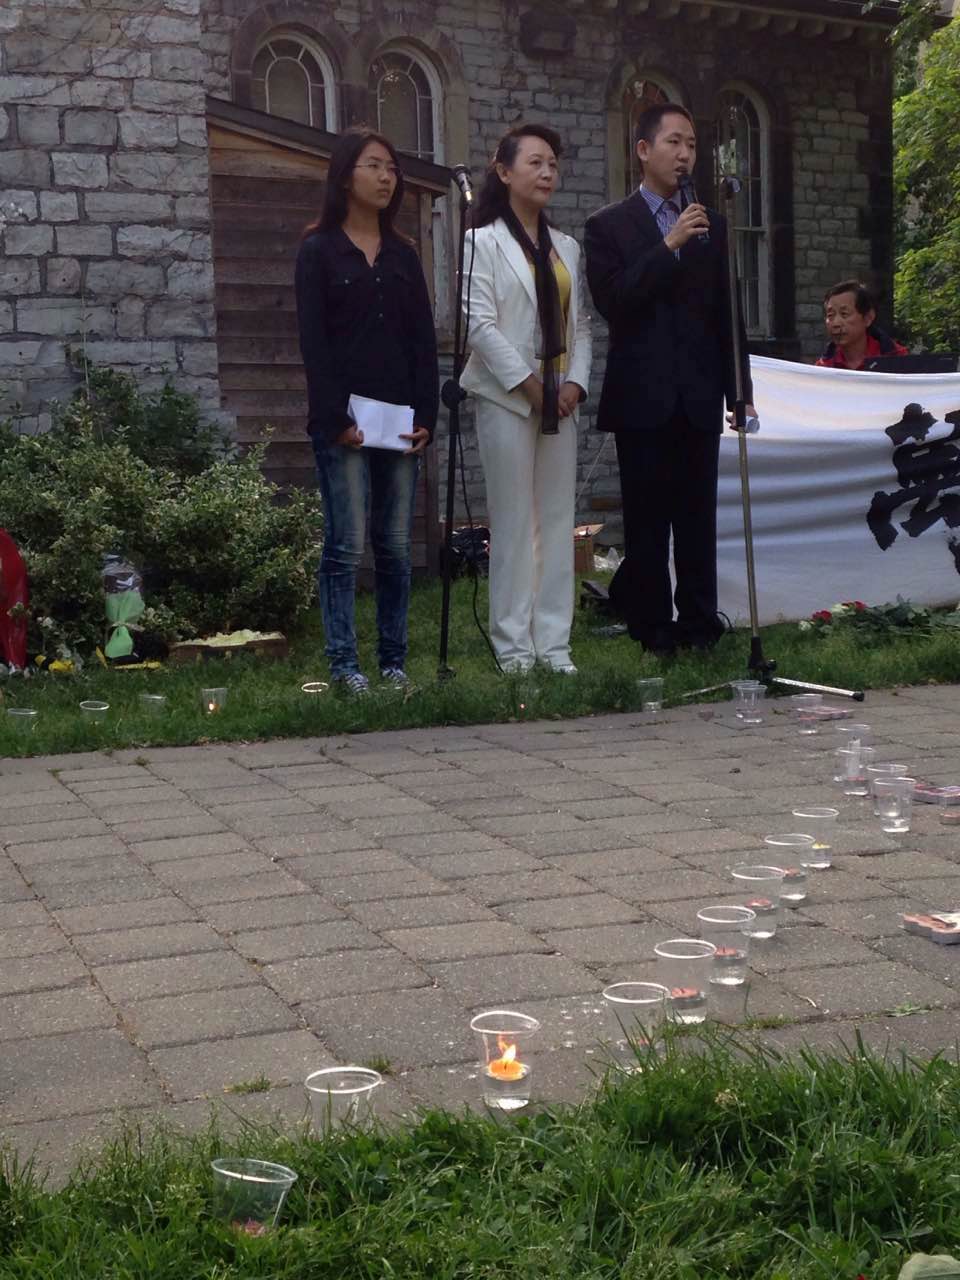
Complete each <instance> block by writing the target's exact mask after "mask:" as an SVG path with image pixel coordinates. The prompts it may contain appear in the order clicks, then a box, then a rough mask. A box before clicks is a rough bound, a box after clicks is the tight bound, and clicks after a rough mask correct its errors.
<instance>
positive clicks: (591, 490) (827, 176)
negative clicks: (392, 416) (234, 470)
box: [0, 0, 892, 536]
mask: <svg viewBox="0 0 960 1280" xmlns="http://www.w3.org/2000/svg"><path fill="white" fill-rule="evenodd" d="M821 8H822V6H821ZM279 27H290V28H294V29H300V30H304V31H312V32H313V33H314V34H315V35H316V36H317V38H318V39H319V40H320V41H322V42H323V44H324V45H325V46H326V47H327V49H328V50H329V51H330V55H331V59H332V61H333V63H334V65H335V67H336V70H337V76H338V81H339V83H338V96H339V99H340V103H341V123H342V124H343V123H351V122H354V121H359V120H371V119H372V118H373V117H374V108H373V104H372V102H371V98H370V95H369V93H368V88H367V68H368V67H369V65H370V62H371V61H372V59H373V58H374V56H375V55H376V53H377V52H378V51H379V50H380V49H382V48H383V47H384V46H386V45H389V44H390V43H392V42H396V41H404V42H406V43H407V44H408V45H412V46H415V47H416V48H417V49H419V50H420V51H421V52H422V54H423V56H424V57H425V58H426V59H427V60H428V61H429V62H430V63H431V65H432V66H433V67H434V68H435V69H436V72H437V75H438V76H439V79H440V81H441V82H442V84H443V98H444V110H443V133H444V138H443V148H444V149H443V155H442V160H443V161H444V162H445V163H450V164H452V163H455V162H458V161H461V160H466V161H467V162H468V163H470V164H471V165H472V166H473V168H474V173H475V175H476V177H477V178H478V179H479V177H480V175H481V173H482V171H483V168H484V166H485V164H486V161H487V159H488V157H489V155H490V154H491V152H492V150H493V147H494V145H495V143H496V141H497V139H498V138H499V136H500V135H501V133H502V132H503V130H504V129H505V128H506V127H508V126H509V125H511V124H513V123H514V122H516V121H517V120H520V119H524V118H533V119H543V120H546V121H548V122H549V123H550V124H552V125H553V126H554V127H555V128H557V129H558V130H559V131H560V132H561V134H562V136H563V138H564V140H565V146H566V151H565V155H564V157H563V170H564V173H563V181H562V186H561V188H560V190H559V191H558V193H557V195H556V197H555V199H554V203H553V211H554V216H555V219H556V221H557V223H558V225H559V226H560V227H561V229H563V230H565V231H568V232H570V233H572V234H573V235H575V236H577V237H578V238H580V237H581V236H582V229H583V223H584V221H585V219H586V217H587V216H588V215H589V213H591V212H592V211H593V210H594V209H596V208H598V207H599V206H601V205H602V204H604V203H605V202H606V201H607V200H609V199H611V198H616V197H618V196H619V195H621V194H622V183H623V145H622V125H621V114H620V111H621V97H622V91H623V88H624V86H625V85H626V84H627V83H628V81H629V80H630V78H631V77H636V76H638V75H646V76H648V77H650V78H665V79H667V80H668V81H669V82H672V83H673V84H674V85H676V86H677V88H678V90H679V91H680V93H681V95H682V98H683V100H684V101H685V102H686V103H687V105H688V106H689V107H690V108H691V110H692V111H693V113H694V115H695V116H696V118H697V120H698V122H699V127H700V136H701V143H702V146H705V147H706V148H707V149H709V145H710V139H711V130H712V120H713V118H714V114H715V103H716V97H717V94H718V92H719V90H720V89H721V88H722V87H724V86H728V85H731V84H737V85H746V86H748V87H750V88H751V89H752V90H753V91H754V92H755V93H756V95H757V96H758V97H759V98H761V99H762V100H763V102H764V103H765V108H766V112H767V115H768V117H769V120H768V124H769V136H770V140H771V165H772V170H773V173H774V176H775V192H774V204H775V209H774V224H775V226H774V232H775V254H774V259H775V274H776V287H775V304H776V305H775V313H776V314H775V320H776V323H775V326H774V328H775V334H774V336H775V337H776V339H777V340H778V346H777V348H776V350H777V351H778V352H780V353H783V354H789V355H791V356H794V357H802V358H807V359H809V358H811V357H813V356H814V355H815V354H816V352H817V351H818V349H819V347H820V345H821V342H822V333H821V302H820V300H821V297H822V294H823V291H824V289H825V287H826V286H827V285H829V284H831V283H833V281H834V280H835V279H837V278H838V277H840V276H844V275H847V274H865V275H867V276H868V277H870V278H871V279H872V280H873V281H874V282H875V283H879V284H880V286H881V289H886V290H887V292H889V280H890V270H891V246H890V230H891V222H892V217H891V204H892V200H891V184H890V170H891V140H890V66H889V55H888V51H887V47H886V45H885V43H884V35H883V31H882V29H880V28H877V27H876V26H871V25H870V24H869V23H866V24H862V25H860V26H857V25H856V23H853V22H848V23H846V25H845V26H839V25H835V24H830V23H828V22H825V21H823V20H821V19H817V18H811V17H802V16H798V17H792V16H791V15H790V14H789V13H785V12H784V10H783V7H782V6H779V7H778V8H777V11H776V13H763V12H762V11H759V10H758V11H755V12H751V10H750V9H749V8H746V9H744V10H740V9H737V8H736V7H733V6H729V5H726V6H723V7H720V8H711V7H710V6H708V5H704V4H692V3H691V4H687V3H680V2H679V0H565V2H564V3H562V4H560V5H554V6H551V7H544V8H539V7H538V6H537V4H536V3H534V5H533V7H532V8H531V7H524V8H523V9H522V10H521V6H520V5H519V4H518V3H517V0H441V2H434V0H404V3H403V4H402V5H401V4H399V3H388V2H386V0H6V3H5V7H4V8H2V9H0V58H2V62H0V185H2V186H3V187H4V188H6V190H5V191H4V192H3V194H2V195H0V202H6V205H7V206H8V217H11V218H12V220H11V221H10V225H9V226H8V228H7V230H6V232H5V233H4V239H3V246H2V249H3V255H4V256H3V257H2V258H0V383H5V387H3V388H2V389H0V390H2V391H5V393H6V398H7V400H9V399H10V398H11V396H13V397H14V398H18V399H20V400H21V401H22V402H23V403H24V404H25V406H26V408H27V412H28V414H33V415H34V418H35V419H36V415H37V413H38V409H39V407H40V405H41V404H42V402H43V400H45V399H48V398H49V396H50V395H51V394H57V393H61V394H62V392H63V391H65V390H66V389H67V388H68V387H69V386H70V385H71V383H70V379H69V371H68V369H67V366H66V362H65V357H64V352H63V343H64V341H65V340H66V341H70V342H73V343H74V344H77V343H78V342H80V341H81V339H82V340H83V341H84V342H85V344H86V348H87V350H88V352H89V354H90V355H92V356H94V357H95V358H97V359H101V360H108V361H110V362H111V363H115V364H121V365H124V366H126V367H129V368H131V369H134V370H136V371H137V372H138V373H139V374H141V375H143V376H144V377H145V378H146V379H148V380H151V379H153V380H156V379H159V378H160V377H161V376H162V372H163V371H168V372H170V373H173V374H175V375H176V377H177V380H178V382H179V383H180V385H181V386H185V387H188V388H190V389H193V390H195V391H196V392H197V393H198V394H199V395H200V396H201V398H202V400H203V401H204V403H205V404H206V405H207V406H208V407H209V408H210V410H211V411H215V410H216V409H217V408H218V405H219V397H218V384H217V376H216V375H217V364H216V347H215V341H214V338H215V334H214V312H213V273H212V262H211V242H210V211H209V197H208V173H207V152H206V128H205V121H204V114H203V97H204V93H205V92H209V93H212V94H214V95H215V96H218V97H222V98H231V97H235V96H236V97H237V98H238V100H241V101H242V97H243V93H244V91H245V89H244V86H245V85H247V86H248V85H249V65H250V61H251V60H252V54H253V51H255V48H256V42H257V40H258V38H259V35H258V33H262V34H266V33H267V32H268V31H269V30H271V29H276V28H279ZM245 76H246V80H245V79H244V77H245ZM246 105H249V104H246ZM11 206H12V207H16V208H19V209H21V210H22V211H23V212H22V216H21V215H20V214H12V213H11V210H10V207H11ZM451 221H452V219H449V218H448V219H447V221H446V224H445V229H444V230H443V232H442V234H443V235H445V236H447V237H449V234H450V224H451ZM451 247H452V246H451V245H450V244H449V240H448V255H449V252H450V249H451ZM448 260H449V256H448ZM448 279H449V276H448ZM446 308H447V309H446V322H447V327H448V328H449V300H447V303H446ZM443 310H444V308H443V306H442V305H441V307H440V312H441V314H442V313H443ZM447 336H448V337H449V333H448V334H447ZM604 351H605V337H604V325H603V323H602V321H600V320H599V319H598V320H597V323H596V325H595V362H594V378H593V385H592V386H591V395H590V400H589V401H588V403H587V405H586V406H585V412H584V414H583V417H582V422H581V429H580V430H581V442H580V485H581V486H583V497H582V500H581V502H580V506H579V510H578V518H580V519H582V520H586V519H597V520H600V519H606V520H608V521H609V522H610V525H611V529H610V532H612V533H613V534H614V536H616V518H617V517H616V509H617V507H618V485H617V468H616V460H615V452H614V449H613V444H612V441H610V440H609V439H604V438H599V437H598V436H597V435H596V433H595V432H593V431H592V417H591V405H594V404H596V401H597V397H598V394H599V386H600V377H601V375H602V371H603V359H604ZM760 408H761V410H762V405H761V406H760ZM466 418H467V432H466V444H467V448H466V455H467V484H468V490H469V492H470V494H471V499H472V505H473V507H474V511H475V514H477V515H482V513H483V509H484V500H483V486H482V476H481V472H480V468H479V463H478V460H477V456H476V450H475V448H474V447H473V438H472V430H471V427H470V415H469V411H468V413H467V415H466ZM444 434H445V424H443V425H442V427H441V431H440V433H439V436H438V453H439V461H440V464H441V473H442V474H445V462H444V452H445V443H444ZM458 505H459V504H458Z"/></svg>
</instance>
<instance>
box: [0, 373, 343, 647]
mask: <svg viewBox="0 0 960 1280" xmlns="http://www.w3.org/2000/svg"><path fill="white" fill-rule="evenodd" d="M85 376H86V377H87V378H88V380H89V384H90V394H89V395H88V394H87V392H86V390H85V389H84V390H83V391H82V392H81V393H80V394H78V395H77V396H76V397H75V398H74V399H73V400H72V401H71V402H70V403H69V404H68V405H66V406H62V407H58V408H56V410H55V414H54V424H53V427H52V429H51V430H50V431H49V432H46V433H45V434H42V435H38V436H26V435H20V434H18V433H17V432H16V430H15V429H14V425H13V424H12V423H10V422H7V423H2V424H0V512H2V513H3V514H2V523H3V526H4V527H5V528H6V529H7V530H8V531H9V533H10V534H11V536H12V537H13V538H14V539H15V541H16V542H17V543H18V544H19V546H20V549H21V551H22V553H23V556H24V559H25V560H26V563H27V569H28V573H29V578H30V592H31V603H30V614H31V621H30V633H29V638H28V642H29V645H30V647H31V650H32V651H36V652H45V653H48V654H51V653H53V652H55V651H56V650H58V649H59V648H60V647H61V646H65V647H66V648H68V649H71V650H77V651H79V652H80V653H90V652H91V651H92V649H93V648H94V646H95V645H97V644H99V643H102V641H103V637H104V597H103V587H102V582H101V571H102V564H103V557H104V555H105V554H107V553H109V552H118V553H121V554H122V555H124V556H125V557H127V558H128V559H129V560H131V561H132V562H133V563H134V564H136V565H138V566H139V567H140V568H141V569H142V570H143V572H144V577H145V588H146V589H145V598H146V603H147V610H146V613H145V615H144V617H143V619H142V622H143V626H144V629H145V631H146V632H147V633H148V634H152V635H153V636H155V637H158V638H159V639H161V640H163V641H165V642H171V641H174V640H177V639H182V638H185V637H190V636H195V635H202V634H209V633H211V632H216V631H221V630H233V629H236V628H239V627H250V628H254V629H260V630H272V629H277V628H282V629H289V628H290V627H291V626H293V625H294V624H295V623H296V621H297V619H298V618H299V617H300V616H301V615H302V614H303V612H304V611H305V610H306V609H307V608H309V606H310V604H311V603H312V599H313V593H314V572H315V568H316V562H317V558H318V555H319V544H320V538H321V532H322V525H321V520H320V512H319V504H318V500H317V498H316V497H315V496H314V495H312V494H306V493H296V494H294V495H292V496H291V497H289V499H287V500H285V501H284V502H282V503H281V502H280V501H278V490H277V487H276V486H275V485H273V484H271V483H270V482H269V481H267V480H266V479H265V478H264V476H263V474H262V472H261V470H260V467H261V463H262V461H263V449H262V448H261V449H255V450H252V451H251V452H250V453H248V454H247V455H246V456H245V457H242V458H230V457H227V456H226V452H225V448H226V442H225V441H224V439H223V437H222V435H220V433H219V432H218V431H216V429H213V428H210V429H208V428H206V427H205V426H204V425H203V424H201V423H199V420H198V418H197V416H196V406H195V404H194V403H193V401H192V398H191V397H189V396H183V395H181V394H180V393H178V392H176V391H174V390H173V389H172V388H167V389H165V391H163V392H160V393H159V394H158V395H156V396H149V397H142V396H140V395H139V394H138V393H137V391H136V388H135V385H133V380H132V379H131V378H129V377H128V376H127V375H122V374H113V372H112V371H109V370H107V371H104V370H99V369H94V368H93V367H92V366H87V368H86V370H85ZM128 422H129V423H130V424H132V425H130V426H128V425H127V424H128ZM194 425H196V426H197V432H196V435H195V437H194V436H192V435H191V432H192V431H193V427H194ZM164 432H168V434H167V435H166V437H165V436H164Z"/></svg>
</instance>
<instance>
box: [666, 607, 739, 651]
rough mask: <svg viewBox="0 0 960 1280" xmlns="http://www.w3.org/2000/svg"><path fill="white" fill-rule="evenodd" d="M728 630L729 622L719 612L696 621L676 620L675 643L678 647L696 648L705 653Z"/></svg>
mask: <svg viewBox="0 0 960 1280" xmlns="http://www.w3.org/2000/svg"><path fill="white" fill-rule="evenodd" d="M729 630H731V627H730V624H729V623H728V622H726V621H725V620H724V619H723V618H722V617H721V616H720V614H715V615H714V616H713V617H712V618H704V619H699V620H698V621H696V622H678V623H677V625H676V643H677V646H678V648H681V649H696V650H698V651H699V652H700V653H706V652H707V651H708V650H709V649H712V648H713V646H714V645H715V644H716V643H717V641H718V640H719V639H720V638H721V636H723V635H725V634H726V633H727V632H728V631H729Z"/></svg>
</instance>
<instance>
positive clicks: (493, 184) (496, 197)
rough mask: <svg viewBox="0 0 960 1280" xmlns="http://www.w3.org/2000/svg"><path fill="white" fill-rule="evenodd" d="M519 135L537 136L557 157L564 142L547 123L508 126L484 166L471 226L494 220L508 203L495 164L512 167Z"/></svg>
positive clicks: (501, 214) (504, 187) (525, 136)
mask: <svg viewBox="0 0 960 1280" xmlns="http://www.w3.org/2000/svg"><path fill="white" fill-rule="evenodd" d="M521 138H539V139H540V140H541V142H545V143H546V144H547V146H548V147H550V149H551V150H552V151H553V154H554V155H555V156H556V157H557V159H558V160H559V159H560V153H561V152H562V150H563V143H562V142H561V141H560V135H559V133H557V131H556V130H555V129H551V128H550V127H549V125H545V124H515V125H514V126H513V128H512V129H508V130H507V132H506V133H505V134H504V135H503V137H502V138H501V139H500V141H499V142H498V143H497V149H496V151H495V152H494V153H493V159H492V160H491V161H490V164H489V165H488V166H487V174H486V177H485V178H484V180H483V186H482V187H481V188H480V194H479V195H478V196H477V199H476V203H475V204H474V206H473V216H472V217H471V219H470V225H471V226H472V227H485V226H487V224H488V223H491V222H496V220H497V218H501V217H503V214H504V211H505V210H506V209H507V207H508V206H509V204H510V189H509V187H507V185H506V183H503V182H501V181H500V175H499V174H498V173H497V165H498V164H502V165H505V166H506V167H507V168H508V169H511V168H513V164H514V161H515V160H516V158H517V152H518V151H519V150H520V139H521Z"/></svg>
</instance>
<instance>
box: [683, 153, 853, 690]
mask: <svg viewBox="0 0 960 1280" xmlns="http://www.w3.org/2000/svg"><path fill="white" fill-rule="evenodd" d="M741 186H742V184H741V182H740V179H739V178H735V177H723V178H721V179H720V191H721V194H722V196H723V200H724V202H725V203H726V210H725V213H726V220H727V246H726V248H727V280H728V285H729V304H730V335H731V341H732V345H733V376H734V405H733V421H734V426H735V427H736V432H737V447H738V454H739V464H740V497H741V502H742V505H743V542H744V551H745V553H746V562H747V601H748V605H749V609H750V658H749V660H748V662H747V667H748V670H749V671H750V673H751V675H754V676H756V677H757V679H759V680H762V681H764V682H765V683H773V684H781V685H785V686H788V687H789V688H791V689H802V690H806V691H807V692H808V693H832V694H836V695H839V696H840V697H843V698H852V699H853V700H854V701H855V702H862V701H863V691H862V690H860V689H836V688H833V686H831V685H822V684H810V683H808V682H806V681H804V680H788V679H786V678H785V677H782V676H775V675H774V674H773V673H774V671H775V670H776V669H777V664H776V661H775V660H774V659H772V658H765V657H764V653H763V641H762V639H761V638H760V621H759V616H760V614H759V609H758V608H757V575H756V567H755V562H754V554H753V509H752V506H751V502H750V467H749V459H748V456H747V432H746V425H747V402H746V397H745V395H744V386H743V359H744V351H743V342H742V340H741V329H740V278H739V273H738V271H737V233H736V230H735V227H734V214H735V210H734V205H733V201H734V198H735V197H736V196H737V195H738V194H739V192H740V189H741ZM726 683H730V682H729V681H728V682H726ZM723 687H724V685H723V684H720V685H716V686H712V687H711V688H710V689H698V690H696V691H695V693H696V694H700V693H711V692H713V691H714V689H722V688H723ZM685 696H687V697H691V696H695V695H693V694H687V695H685Z"/></svg>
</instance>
